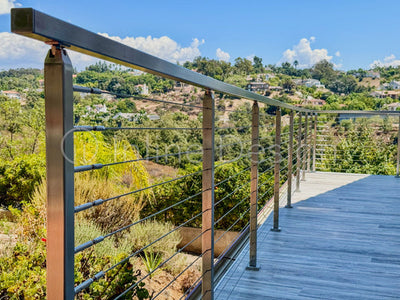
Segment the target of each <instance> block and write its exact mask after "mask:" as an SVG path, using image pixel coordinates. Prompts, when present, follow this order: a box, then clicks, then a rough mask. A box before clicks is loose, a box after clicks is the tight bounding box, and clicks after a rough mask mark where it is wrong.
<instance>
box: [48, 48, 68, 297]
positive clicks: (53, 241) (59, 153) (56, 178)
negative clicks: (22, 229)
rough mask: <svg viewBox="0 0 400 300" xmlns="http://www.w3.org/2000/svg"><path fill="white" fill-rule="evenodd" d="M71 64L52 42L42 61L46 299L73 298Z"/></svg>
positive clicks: (64, 53)
mask: <svg viewBox="0 0 400 300" xmlns="http://www.w3.org/2000/svg"><path fill="white" fill-rule="evenodd" d="M72 74H73V69H72V64H71V61H70V59H69V57H68V55H67V53H66V51H65V50H64V49H61V48H60V46H59V45H53V47H52V50H50V51H49V52H48V54H47V57H46V60H45V63H44V90H45V114H46V161H47V241H46V246H47V258H46V266H47V299H74V296H75V291H74V247H75V241H74V162H73V160H74V136H73V91H72Z"/></svg>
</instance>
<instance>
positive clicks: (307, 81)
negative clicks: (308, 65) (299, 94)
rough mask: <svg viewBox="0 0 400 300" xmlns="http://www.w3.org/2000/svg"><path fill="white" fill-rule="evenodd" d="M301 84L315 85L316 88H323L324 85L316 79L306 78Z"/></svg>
mask: <svg viewBox="0 0 400 300" xmlns="http://www.w3.org/2000/svg"><path fill="white" fill-rule="evenodd" d="M303 84H304V85H305V86H306V87H313V86H315V87H317V88H325V86H324V85H323V84H321V82H320V81H319V80H317V79H306V80H304V82H303Z"/></svg>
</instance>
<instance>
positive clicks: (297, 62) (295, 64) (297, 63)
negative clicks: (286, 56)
mask: <svg viewBox="0 0 400 300" xmlns="http://www.w3.org/2000/svg"><path fill="white" fill-rule="evenodd" d="M293 65H294V68H295V69H297V66H298V65H299V61H298V60H297V59H296V60H295V61H294V62H293Z"/></svg>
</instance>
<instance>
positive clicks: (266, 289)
mask: <svg viewBox="0 0 400 300" xmlns="http://www.w3.org/2000/svg"><path fill="white" fill-rule="evenodd" d="M294 202H296V203H294V204H293V206H294V207H293V208H292V209H287V208H281V209H280V226H281V229H282V231H281V232H278V233H277V232H271V231H270V228H271V216H270V217H269V218H268V219H267V221H266V222H265V223H264V224H263V225H261V226H260V228H259V233H258V263H259V264H260V266H261V269H260V270H259V271H248V270H246V269H245V268H246V266H247V264H248V256H249V254H248V247H246V248H245V249H244V251H243V252H242V253H241V254H240V256H239V257H238V258H237V260H236V261H235V263H234V264H233V265H232V266H231V268H230V269H229V271H228V272H227V274H226V275H225V276H224V278H223V279H222V280H221V282H220V283H219V284H218V285H217V286H216V289H215V299H221V300H225V299H252V300H254V299H357V300H358V299H400V179H396V178H394V177H393V176H366V175H353V174H337V173H336V174H335V173H320V172H317V173H310V174H307V181H305V182H302V186H301V192H299V193H295V194H294Z"/></svg>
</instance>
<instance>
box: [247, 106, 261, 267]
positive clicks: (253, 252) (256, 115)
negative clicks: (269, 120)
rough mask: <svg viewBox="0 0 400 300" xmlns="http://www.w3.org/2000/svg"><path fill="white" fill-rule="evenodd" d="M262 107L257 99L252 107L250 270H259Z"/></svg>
mask: <svg viewBox="0 0 400 300" xmlns="http://www.w3.org/2000/svg"><path fill="white" fill-rule="evenodd" d="M259 122H260V109H259V107H258V103H257V101H254V103H253V107H252V126H251V170H250V173H251V184H250V250H249V255H250V259H249V265H248V266H247V269H248V270H253V271H258V270H259V269H260V266H258V265H257V213H258V201H257V200H258V152H259V147H260V145H259V135H260V133H259V129H260V126H259Z"/></svg>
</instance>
